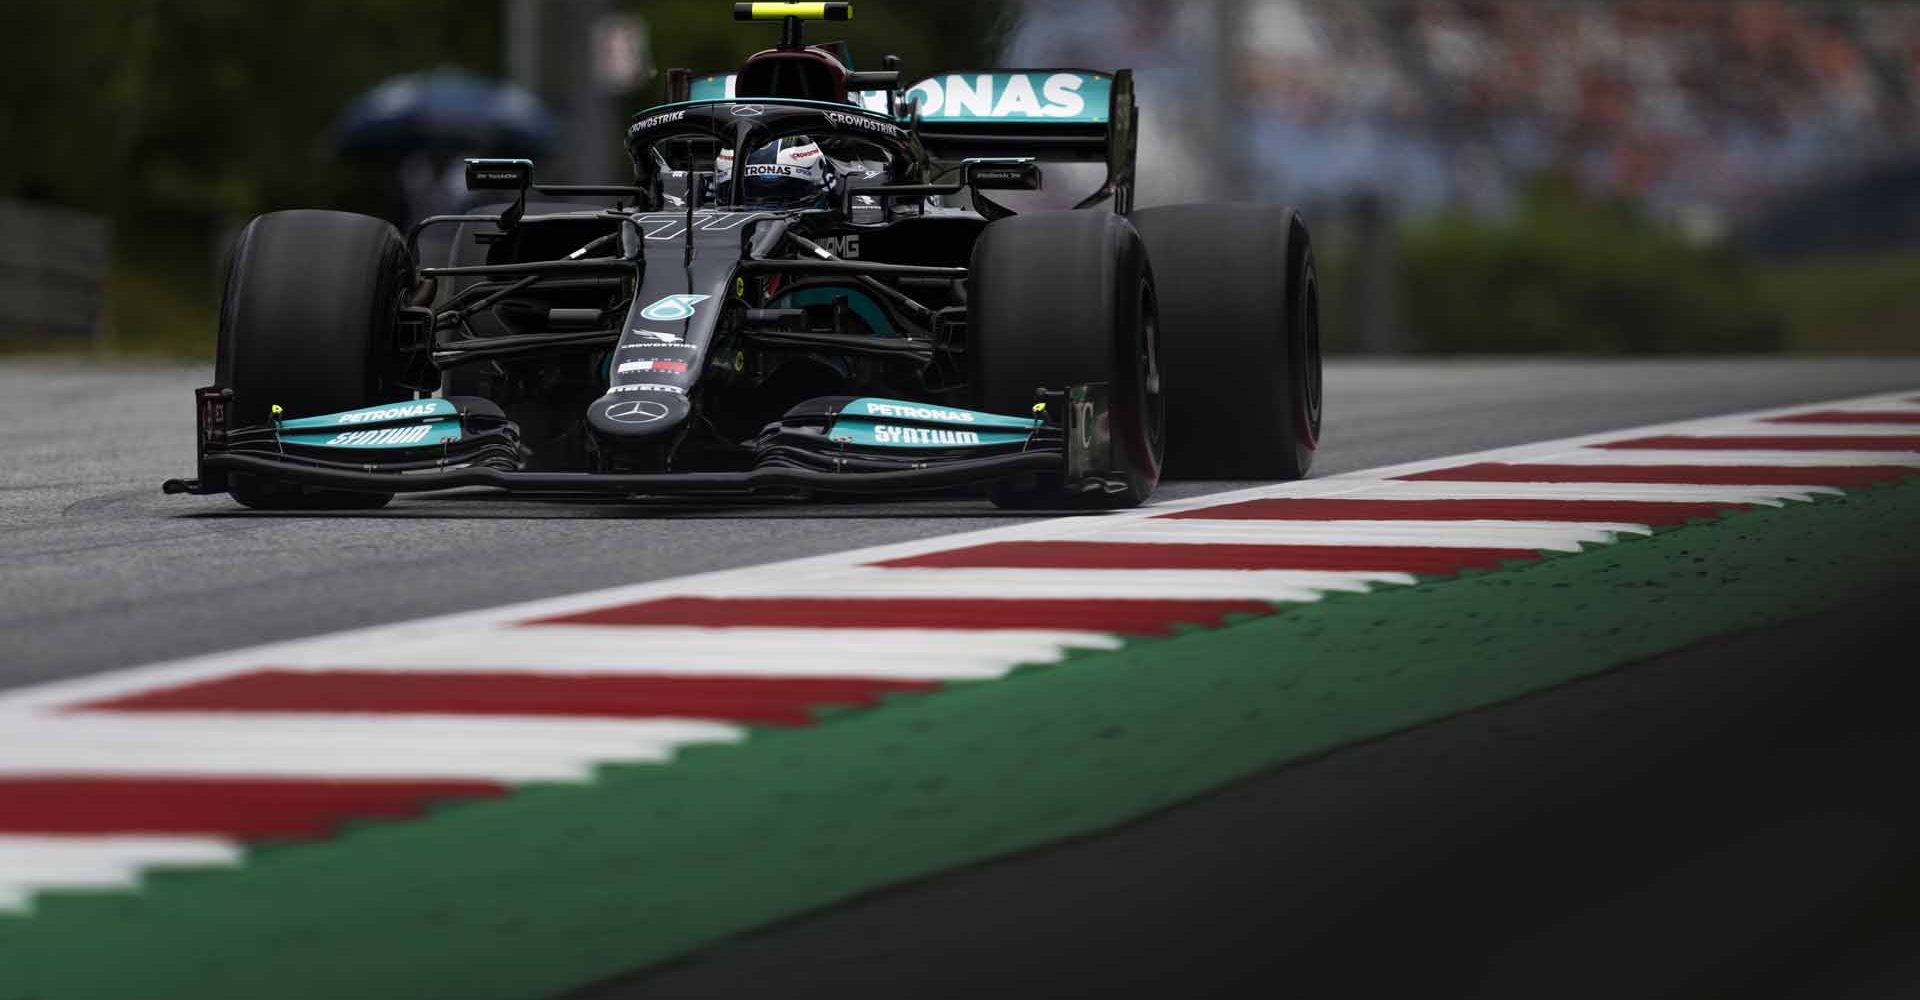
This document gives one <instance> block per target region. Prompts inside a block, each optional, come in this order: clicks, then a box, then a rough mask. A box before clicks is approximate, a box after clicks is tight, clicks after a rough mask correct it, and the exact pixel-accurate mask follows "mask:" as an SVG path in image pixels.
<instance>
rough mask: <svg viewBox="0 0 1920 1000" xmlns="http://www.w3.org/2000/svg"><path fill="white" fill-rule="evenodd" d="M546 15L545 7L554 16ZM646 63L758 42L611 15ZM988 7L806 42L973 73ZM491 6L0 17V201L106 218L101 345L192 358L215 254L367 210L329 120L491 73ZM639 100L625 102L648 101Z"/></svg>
mask: <svg viewBox="0 0 1920 1000" xmlns="http://www.w3.org/2000/svg"><path fill="white" fill-rule="evenodd" d="M554 2H564V0H554ZM623 6H624V7H625V8H626V9H627V10H629V11H631V12H633V13H637V14H639V15H641V16H642V17H644V18H646V19H647V21H648V22H649V25H650V28H651V35H652V46H653V64H654V65H655V66H657V67H666V66H689V67H692V68H695V69H702V70H718V69H725V68H729V67H732V66H735V65H737V64H738V63H739V60H740V58H741V57H742V56H744V55H746V54H747V53H750V52H753V51H755V50H756V49H760V48H764V47H767V46H769V45H771V44H772V42H773V39H774V37H775V36H774V34H773V32H772V31H771V29H769V28H768V27H766V26H762V25H743V24H736V23H734V21H733V20H732V15H731V5H730V4H728V3H723V2H719V0H624V2H623ZM1005 7H1006V4H1004V3H998V2H988V3H969V2H959V0H953V2H905V0H892V2H887V0H868V2H866V3H862V4H859V5H857V6H856V9H855V10H856V17H855V20H854V21H852V22H849V23H847V24H843V25H831V26H829V25H815V26H812V27H813V29H814V30H813V31H812V32H811V33H810V34H811V36H812V37H817V38H819V39H822V40H826V39H831V38H838V37H844V38H847V39H848V40H849V41H850V42H851V44H852V48H853V51H854V54H855V56H856V57H857V59H858V61H859V62H861V63H862V64H865V65H868V66H871V67H877V66H878V64H879V59H880V56H881V55H883V54H885V53H888V52H894V53H898V54H899V55H900V56H901V57H902V58H903V59H904V60H905V62H906V66H905V68H906V69H907V71H908V72H909V73H919V72H932V71H933V70H936V69H944V68H954V67H957V66H960V65H965V64H977V63H990V62H991V61H992V60H991V55H992V53H993V52H994V51H995V46H996V41H995V38H994V33H995V31H996V30H997V28H998V25H999V19H1000V17H1001V13H1002V11H1003V9H1004V8H1005ZM501 30H502V24H501V6H500V4H499V3H498V2H496V0H272V2H262V0H4V2H0V151H3V152H4V155H0V197H12V198H26V199H29V200H37V201H48V202H54V203H57V204H61V205H66V206H70V207H74V208H79V209H84V210H87V211H92V212H98V213H101V214H104V215H107V216H109V217H110V218H111V219H112V220H113V223H114V230H115V246H114V258H115V259H114V269H113V275H112V277H111V278H110V286H111V287H110V289H109V298H110V301H109V303H108V310H109V326H110V330H111V336H112V337H113V339H114V340H115V342H116V343H118V344H119V345H121V346H134V347H139V346H156V347H162V348H165V349H171V350H183V349H184V350H188V351H193V352H195V353H198V352H199V350H200V349H201V347H202V345H209V344H211V337H212V332H211V324H212V310H213V304H214V303H213V298H214V295H215V288H214V286H215V281H214V278H213V272H214V269H215V261H216V258H217V255H218V254H219V252H220V247H219V245H218V244H219V243H220V241H221V239H222V237H223V236H224V235H225V234H227V233H228V232H229V231H231V229H232V228H233V227H234V226H235V225H237V224H239V223H241V222H244V221H245V220H246V219H247V218H248V217H250V216H252V215H254V214H256V213H259V212H264V211H271V210H274V209H279V208H289V207H335V208H346V209H355V210H361V211H367V210H376V211H377V210H378V209H379V208H380V207H382V203H381V201H380V178H379V177H378V175H377V172H376V170H375V169H374V168H371V167H367V166H359V165H354V164H350V163H345V162H342V161H341V160H339V159H338V158H336V157H334V156H332V155H331V154H330V153H329V152H328V151H327V150H326V148H325V146H324V139H325V131H326V128H327V125H328V124H329V123H330V122H331V121H332V119H333V117H334V116H335V115H336V114H337V113H338V112H339V111H340V109H341V108H343V107H344V106H345V105H346V104H347V102H349V101H351V100H352V99H353V97H354V96H355V95H357V94H359V93H360V92H361V91H363V90H365V89H366V88H368V87H370V86H372V85H374V84H375V83H378V82H379V81H381V80H383V79H385V78H387V77H389V76H393V75H395V74H399V73H407V72H412V71H416V70H422V69H428V68H432V67H434V66H441V65H456V66H461V67H464V68H467V69H470V70H473V71H476V72H480V73H483V74H496V75H497V74H498V73H499V72H500V71H501V64H502V57H501V51H502V45H501V37H500V32H501ZM658 94H659V85H658V83H657V81H656V82H654V83H651V84H648V85H647V86H644V87H642V88H640V89H639V90H637V91H636V92H635V93H634V94H632V95H630V102H631V103H632V104H633V105H634V109H635V110H638V108H639V107H641V106H644V105H646V104H651V103H654V102H655V100H656V98H657V97H658Z"/></svg>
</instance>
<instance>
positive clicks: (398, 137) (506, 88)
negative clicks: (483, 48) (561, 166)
mask: <svg viewBox="0 0 1920 1000" xmlns="http://www.w3.org/2000/svg"><path fill="white" fill-rule="evenodd" d="M557 131H558V127H557V125H556V123H555V121H554V117H553V113H552V112H550V111H548V110H547V107H546V105H545V104H542V103H541V101H540V99H539V98H538V97H535V96H534V95H533V94H531V93H529V92H528V91H526V90H525V89H523V88H520V87H516V86H514V85H512V84H510V83H502V82H499V81H496V80H489V79H486V78H485V77H480V76H476V75H474V74H472V73H468V72H465V71H464V70H458V69H436V70H430V71H427V72H424V73H409V74H407V75H405V76H396V77H393V78H392V79H390V80H387V81H385V82H384V83H381V84H379V85H378V86H376V87H374V88H373V89H371V90H369V91H367V92H366V93H364V94H361V95H360V96H359V97H358V98H355V99H354V102H353V103H352V104H350V105H348V106H347V109H346V110H345V111H343V112H341V114H340V117H339V118H337V119H335V120H334V123H333V127H332V128H331V130H330V133H331V137H332V142H333V147H334V149H335V150H337V151H339V152H341V153H345V154H350V155H381V154H385V155H404V154H406V153H409V152H412V151H415V150H423V149H432V150H445V151H451V152H467V151H484V152H488V153H500V154H518V155H533V154H536V153H539V152H542V151H544V150H545V149H547V147H548V146H550V145H551V144H552V142H553V137H554V135H555V133H556V132H557Z"/></svg>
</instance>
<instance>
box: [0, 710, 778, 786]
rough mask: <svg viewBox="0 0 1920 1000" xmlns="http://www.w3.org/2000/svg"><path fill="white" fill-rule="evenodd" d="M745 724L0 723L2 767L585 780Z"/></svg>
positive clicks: (727, 736) (183, 718) (228, 716)
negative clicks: (601, 767)
mask: <svg viewBox="0 0 1920 1000" xmlns="http://www.w3.org/2000/svg"><path fill="white" fill-rule="evenodd" d="M745 736H746V731H745V730H744V729H743V728H742V727H739V726H735V725H729V724H726V723H720V722H705V721H700V720H679V719H636V720H624V719H575V718H568V719H560V720H554V721H549V720H546V719H524V718H471V717H435V716H415V715H319V714H305V713H287V714H277V713H246V714H239V713H214V712H206V713H200V712H167V713H159V714H149V713H75V714H72V715H65V716H58V717H52V718H49V717H45V716H40V717H33V716H28V717H24V718H21V717H16V718H9V719H5V720H0V774H11V775H26V774H41V775H50V774H142V775H159V774H172V775H194V774H207V775H223V776H239V775H251V776H257V777H270V776H271V777H300V776H337V777H369V778H377V777H418V778H473V779H488V780H495V781H533V780H542V779H547V780H562V781H566V780H584V779H586V778H587V777H589V776H590V775H591V771H592V767H593V765H594V764H595V763H598V762H601V761H631V762H648V763H654V762H661V761H665V760H667V759H669V758H670V757H671V756H672V754H673V751H674V750H676V749H678V748H679V747H682V746H687V745H691V744H695V743H715V742H736V741H738V740H741V739H744V738H745Z"/></svg>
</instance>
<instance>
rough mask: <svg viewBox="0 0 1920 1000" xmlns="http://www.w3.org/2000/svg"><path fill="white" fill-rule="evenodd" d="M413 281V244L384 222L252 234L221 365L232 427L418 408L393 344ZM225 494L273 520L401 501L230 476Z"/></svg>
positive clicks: (282, 223) (236, 265)
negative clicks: (273, 514) (410, 403)
mask: <svg viewBox="0 0 1920 1000" xmlns="http://www.w3.org/2000/svg"><path fill="white" fill-rule="evenodd" d="M412 281H413V262H412V260H411V258H410V255H409V254H408V252H407V245H406V241H405V240H403V239H402V238H401V236H400V234H399V232H398V231H396V230H395V229H394V228H393V226H391V225H389V224H388V223H386V222H384V221H382V220H380V219H375V218H372V217H370V216H365V215H354V214H351V213H348V212H322V211H293V212H274V213H271V214H269V215H262V216H260V217H259V218H256V219H254V220H253V221H252V222H250V223H248V224H247V227H246V228H245V229H243V230H241V232H240V237H239V239H238V240H237V241H236V242H235V244H234V249H233V258H232V263H231V264H230V265H229V267H228V271H227V285H226V294H225V297H224V299H223V301H222V302H221V307H220V342H219V348H218V353H217V355H216V362H215V382H216V383H217V384H219V385H221V386H224V387H226V388H228V389H231V390H232V391H233V402H232V410H231V412H230V416H229V419H230V420H231V421H232V423H233V425H234V426H236V427H247V426H258V425H261V424H265V423H267V422H268V421H269V420H270V419H271V417H272V408H273V407H275V406H279V407H280V408H281V409H282V411H283V412H284V415H285V416H286V417H289V418H291V417H308V416H317V415H319V414H323V413H334V412H338V411H341V410H351V409H357V408H359V407H363V406H372V405H374V404H377V403H388V402H397V401H401V400H406V399H411V398H412V396H413V393H412V392H411V391H410V390H408V389H406V388H404V387H403V386H401V385H400V384H399V382H398V378H399V375H400V369H399V364H398V356H397V354H396V352H395V349H394V340H393V335H394V324H395V323H396V322H397V321H398V318H399V310H400V304H401V298H402V296H404V295H406V294H407V293H408V292H409V290H410V289H411V287H412ZM228 492H229V493H231V494H232V495H233V498H234V499H235V500H238V501H239V502H240V503H242V504H244V505H246V506H248V507H253V508H259V509H264V510H366V509H371V508H375V507H380V506H383V505H384V504H386V503H387V502H388V501H389V500H391V499H392V498H393V497H392V494H388V493H360V492H349V491H345V490H322V489H314V488H312V487H306V486H301V485H298V484H295V483H286V482H280V481H276V480H273V479H268V478H263V477H260V476H256V475H250V474H245V473H233V474H231V475H229V476H228Z"/></svg>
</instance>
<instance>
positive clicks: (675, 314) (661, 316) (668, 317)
mask: <svg viewBox="0 0 1920 1000" xmlns="http://www.w3.org/2000/svg"><path fill="white" fill-rule="evenodd" d="M710 298H713V296H711V295H669V296H667V297H666V298H663V299H661V300H659V301H657V302H655V303H654V304H652V305H650V306H648V307H646V308H645V309H642V310H640V316H641V318H643V319H650V320H653V321H654V322H656V323H678V322H680V321H681V320H686V319H692V318H693V307H694V306H697V305H699V304H700V303H702V302H705V301H707V300H708V299H710Z"/></svg>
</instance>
